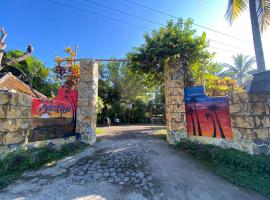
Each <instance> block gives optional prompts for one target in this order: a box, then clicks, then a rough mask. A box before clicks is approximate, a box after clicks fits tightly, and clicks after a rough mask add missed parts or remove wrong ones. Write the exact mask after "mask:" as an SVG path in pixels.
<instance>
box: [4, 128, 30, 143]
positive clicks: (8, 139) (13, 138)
mask: <svg viewBox="0 0 270 200" xmlns="http://www.w3.org/2000/svg"><path fill="white" fill-rule="evenodd" d="M24 140H25V132H24V131H21V132H8V133H6V134H4V135H3V140H2V141H3V144H4V145H9V144H17V143H23V142H24Z"/></svg>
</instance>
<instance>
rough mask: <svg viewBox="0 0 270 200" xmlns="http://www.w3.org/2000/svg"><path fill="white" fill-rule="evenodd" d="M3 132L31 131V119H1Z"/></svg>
mask: <svg viewBox="0 0 270 200" xmlns="http://www.w3.org/2000/svg"><path fill="white" fill-rule="evenodd" d="M0 127H1V131H4V132H10V131H21V130H27V129H30V119H0Z"/></svg>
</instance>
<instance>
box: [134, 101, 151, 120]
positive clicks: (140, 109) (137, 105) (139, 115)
mask: <svg viewBox="0 0 270 200" xmlns="http://www.w3.org/2000/svg"><path fill="white" fill-rule="evenodd" d="M147 106H148V102H147V101H146V100H145V99H143V98H140V97H137V98H136V99H135V102H134V104H133V108H132V110H131V115H132V118H133V120H134V122H136V123H144V121H145V119H144V118H145V113H146V111H147Z"/></svg>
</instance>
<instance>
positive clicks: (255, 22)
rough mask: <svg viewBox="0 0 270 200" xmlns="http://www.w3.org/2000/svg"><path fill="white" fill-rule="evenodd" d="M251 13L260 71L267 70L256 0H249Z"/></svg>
mask: <svg viewBox="0 0 270 200" xmlns="http://www.w3.org/2000/svg"><path fill="white" fill-rule="evenodd" d="M249 14H250V20H251V27H252V36H253V43H254V50H255V55H256V62H257V69H258V72H263V71H265V61H264V55H263V47H262V41H261V32H260V26H259V21H258V15H257V8H256V0H249Z"/></svg>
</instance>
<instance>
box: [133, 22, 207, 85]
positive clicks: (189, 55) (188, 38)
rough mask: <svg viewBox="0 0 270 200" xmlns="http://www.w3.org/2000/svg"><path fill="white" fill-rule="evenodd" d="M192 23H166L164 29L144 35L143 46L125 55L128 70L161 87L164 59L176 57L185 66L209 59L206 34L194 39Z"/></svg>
mask: <svg viewBox="0 0 270 200" xmlns="http://www.w3.org/2000/svg"><path fill="white" fill-rule="evenodd" d="M192 23H193V22H192V20H191V19H189V20H186V21H184V20H183V19H179V20H178V22H176V23H174V22H173V21H168V23H167V26H166V27H161V28H160V29H159V30H154V31H152V33H151V34H145V36H144V39H145V43H144V44H143V45H141V46H140V47H138V48H134V49H133V50H132V51H131V52H130V53H129V54H128V59H129V60H130V61H131V66H132V69H133V70H134V71H136V72H142V73H147V74H149V76H148V78H150V79H152V80H155V82H159V83H161V82H162V81H163V66H164V64H165V62H166V60H167V59H168V58H172V57H175V56H180V58H181V59H182V61H184V63H186V64H187V65H188V66H191V65H193V64H195V63H198V62H199V63H204V62H207V60H209V59H211V58H212V55H211V54H210V53H209V52H208V51H207V50H206V48H207V47H208V42H207V40H206V34H205V33H203V34H202V35H201V36H197V35H196V31H195V30H194V29H193V28H192Z"/></svg>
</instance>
